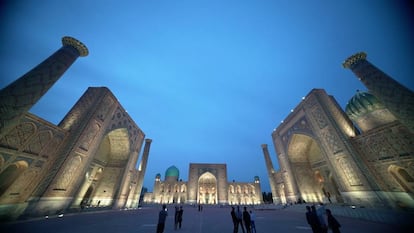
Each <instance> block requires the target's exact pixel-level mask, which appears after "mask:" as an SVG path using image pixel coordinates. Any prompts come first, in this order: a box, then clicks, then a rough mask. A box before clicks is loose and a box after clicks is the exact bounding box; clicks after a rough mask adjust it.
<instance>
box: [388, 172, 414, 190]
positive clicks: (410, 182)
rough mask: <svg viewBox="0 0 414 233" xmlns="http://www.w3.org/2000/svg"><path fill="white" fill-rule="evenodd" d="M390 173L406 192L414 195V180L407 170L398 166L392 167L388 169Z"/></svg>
mask: <svg viewBox="0 0 414 233" xmlns="http://www.w3.org/2000/svg"><path fill="white" fill-rule="evenodd" d="M388 172H389V173H390V174H391V175H392V177H393V178H394V179H395V181H396V182H397V183H398V184H399V185H400V186H401V187H402V188H403V189H404V191H405V192H408V193H411V194H413V193H414V178H413V177H412V176H411V175H410V174H409V173H408V172H407V171H406V170H405V168H403V167H400V166H397V165H390V166H389V167H388Z"/></svg>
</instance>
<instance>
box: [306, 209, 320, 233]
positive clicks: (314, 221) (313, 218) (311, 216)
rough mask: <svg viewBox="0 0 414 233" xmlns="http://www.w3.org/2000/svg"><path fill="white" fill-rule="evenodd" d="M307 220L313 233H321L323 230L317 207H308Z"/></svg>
mask: <svg viewBox="0 0 414 233" xmlns="http://www.w3.org/2000/svg"><path fill="white" fill-rule="evenodd" d="M306 210H307V211H308V212H306V220H307V221H308V224H309V225H310V226H311V228H312V232H313V233H319V232H320V230H321V227H320V223H319V220H318V215H317V214H316V207H315V206H314V205H313V206H312V207H310V206H306Z"/></svg>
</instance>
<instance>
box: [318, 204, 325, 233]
mask: <svg viewBox="0 0 414 233" xmlns="http://www.w3.org/2000/svg"><path fill="white" fill-rule="evenodd" d="M320 205H321V206H320V207H319V208H318V210H317V211H316V214H317V216H318V220H319V225H320V232H321V233H327V232H328V224H326V220H325V214H326V211H325V206H324V204H323V203H320Z"/></svg>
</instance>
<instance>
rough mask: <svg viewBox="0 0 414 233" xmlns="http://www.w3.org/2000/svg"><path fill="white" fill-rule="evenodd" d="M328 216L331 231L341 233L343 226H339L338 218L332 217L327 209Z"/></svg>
mask: <svg viewBox="0 0 414 233" xmlns="http://www.w3.org/2000/svg"><path fill="white" fill-rule="evenodd" d="M326 215H327V216H328V228H329V229H331V230H332V232H333V233H341V231H339V228H340V227H341V224H339V222H338V221H337V220H336V218H335V217H334V216H333V215H332V212H331V210H330V209H326Z"/></svg>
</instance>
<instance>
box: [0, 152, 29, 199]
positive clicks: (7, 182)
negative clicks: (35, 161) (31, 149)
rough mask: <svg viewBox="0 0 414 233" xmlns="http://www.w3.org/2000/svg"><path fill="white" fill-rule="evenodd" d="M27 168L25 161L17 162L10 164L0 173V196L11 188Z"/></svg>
mask: <svg viewBox="0 0 414 233" xmlns="http://www.w3.org/2000/svg"><path fill="white" fill-rule="evenodd" d="M28 167H29V164H28V163H27V162H26V161H22V160H21V161H17V162H15V163H13V164H10V165H9V166H8V167H7V168H6V169H4V170H3V171H2V172H1V173H0V196H2V195H3V194H4V193H5V192H6V191H7V189H9V188H10V186H12V184H13V183H14V181H15V180H17V178H19V176H20V175H21V174H22V173H23V172H24V171H25V170H26V169H27V168H28Z"/></svg>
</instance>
